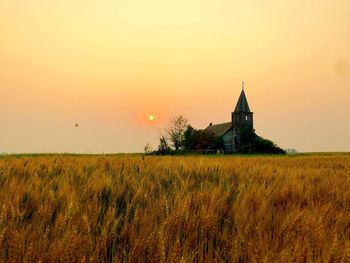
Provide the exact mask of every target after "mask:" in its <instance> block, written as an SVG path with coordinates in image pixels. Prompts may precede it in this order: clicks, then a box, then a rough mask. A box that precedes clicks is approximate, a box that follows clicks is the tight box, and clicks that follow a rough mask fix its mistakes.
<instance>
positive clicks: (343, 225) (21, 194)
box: [0, 154, 350, 262]
mask: <svg viewBox="0 0 350 263" xmlns="http://www.w3.org/2000/svg"><path fill="white" fill-rule="evenodd" d="M0 204H1V207H0V261H1V262H8V261H13V262H39V261H42V262H63V261H64V262H69V261H76V262H101V261H102V262H145V261H147V262H242V261H244V262H292V261H294V262H350V155H346V154H343V155H341V154H332V155H309V156H304V155H298V156H293V157H288V156H284V157H270V156H260V157H259V156H249V157H243V156H242V157H241V156H227V157H226V156H221V157H203V156H192V157H176V156H175V157H153V156H141V155H135V156H133V155H121V156H102V155H101V156H69V155H48V156H5V157H1V158H0Z"/></svg>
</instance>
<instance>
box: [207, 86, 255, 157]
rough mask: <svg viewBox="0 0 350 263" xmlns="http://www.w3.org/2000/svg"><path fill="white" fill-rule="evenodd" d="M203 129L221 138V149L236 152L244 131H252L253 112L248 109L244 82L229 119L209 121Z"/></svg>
mask: <svg viewBox="0 0 350 263" xmlns="http://www.w3.org/2000/svg"><path fill="white" fill-rule="evenodd" d="M205 131H207V132H208V133H211V134H213V135H214V136H215V137H220V138H222V142H223V150H224V152H225V153H235V152H237V151H238V150H239V149H240V147H241V143H242V137H244V135H245V134H246V133H252V132H254V127H253V112H251V111H250V108H249V105H248V101H247V97H246V95H245V92H244V82H243V83H242V91H241V94H240V96H239V99H238V102H237V104H236V108H235V110H234V111H233V112H232V113H231V121H230V122H225V123H220V124H212V123H210V124H209V126H208V127H207V128H205Z"/></svg>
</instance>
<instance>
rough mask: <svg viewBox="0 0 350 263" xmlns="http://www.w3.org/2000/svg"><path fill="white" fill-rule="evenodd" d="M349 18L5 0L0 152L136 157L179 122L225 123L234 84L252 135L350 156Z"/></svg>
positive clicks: (250, 7)
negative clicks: (243, 98)
mask: <svg viewBox="0 0 350 263" xmlns="http://www.w3.org/2000/svg"><path fill="white" fill-rule="evenodd" d="M349 14H350V2H349V1H348V0H337V1H335V2H334V1H292V0H288V1H277V0H272V1H236V0H232V1H228V0H218V1H209V0H189V1H182V0H169V1H164V0H149V1H145V0H118V1H112V0H101V1H96V0H84V1H83V0H76V1H68V0H61V1H56V0H53V1H47V0H37V1H28V0H4V1H1V2H0V32H1V33H0V34H1V41H0V120H1V123H2V127H3V128H2V129H0V152H118V151H123V152H138V151H142V149H143V146H144V145H145V144H146V143H148V142H151V143H154V144H155V143H157V142H158V135H159V132H158V129H163V128H164V127H166V125H167V122H168V120H169V118H170V117H171V116H174V115H176V114H183V115H184V116H186V117H187V118H188V119H189V122H190V123H191V125H193V126H194V127H195V128H197V129H202V128H205V127H206V126H207V125H208V124H209V123H210V122H213V123H220V122H225V121H229V120H230V118H231V117H230V112H231V111H233V109H234V106H235V103H236V101H237V99H238V96H239V94H240V89H241V81H242V80H244V81H245V83H246V86H245V91H246V95H247V98H248V100H249V103H250V107H251V110H252V111H253V112H254V127H255V129H256V131H257V132H258V133H259V134H260V135H261V136H268V137H269V138H270V139H272V140H274V141H276V142H278V143H279V145H280V146H281V147H284V148H289V147H293V148H296V149H298V150H300V151H345V150H349V149H350V139H349V135H348V134H350V122H349V121H347V120H348V119H349V116H350V106H349V105H350V104H349V102H348V100H349V98H350V89H349V87H350V51H349V46H350V30H349V25H350V16H349ZM149 111H153V112H156V113H157V116H155V115H148V112H149ZM146 116H147V117H146ZM152 116H153V117H152ZM76 120H79V122H81V124H82V125H81V127H80V128H79V129H76V128H75V127H72V126H73V125H72V123H74V122H75V121H76ZM150 122H153V124H152V125H149V124H150ZM156 126H157V127H156Z"/></svg>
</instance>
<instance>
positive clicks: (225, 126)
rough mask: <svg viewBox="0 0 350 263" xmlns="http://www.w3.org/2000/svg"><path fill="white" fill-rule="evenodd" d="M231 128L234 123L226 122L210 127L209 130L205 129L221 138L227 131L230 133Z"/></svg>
mask: <svg viewBox="0 0 350 263" xmlns="http://www.w3.org/2000/svg"><path fill="white" fill-rule="evenodd" d="M231 128H232V123H231V122H225V123H220V124H214V125H209V126H208V127H207V128H205V131H207V132H210V133H213V134H214V136H216V137H220V136H222V135H224V134H225V133H226V132H227V131H229V130H230V129H231Z"/></svg>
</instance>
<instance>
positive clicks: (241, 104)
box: [235, 89, 250, 112]
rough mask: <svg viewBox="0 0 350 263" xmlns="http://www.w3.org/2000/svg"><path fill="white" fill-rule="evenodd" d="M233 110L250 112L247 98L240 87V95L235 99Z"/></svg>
mask: <svg viewBox="0 0 350 263" xmlns="http://www.w3.org/2000/svg"><path fill="white" fill-rule="evenodd" d="M235 111H236V112H237V111H243V112H250V109H249V105H248V101H247V98H246V96H245V93H244V90H243V89H242V92H241V95H240V96H239V99H238V101H237V105H236V108H235Z"/></svg>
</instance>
